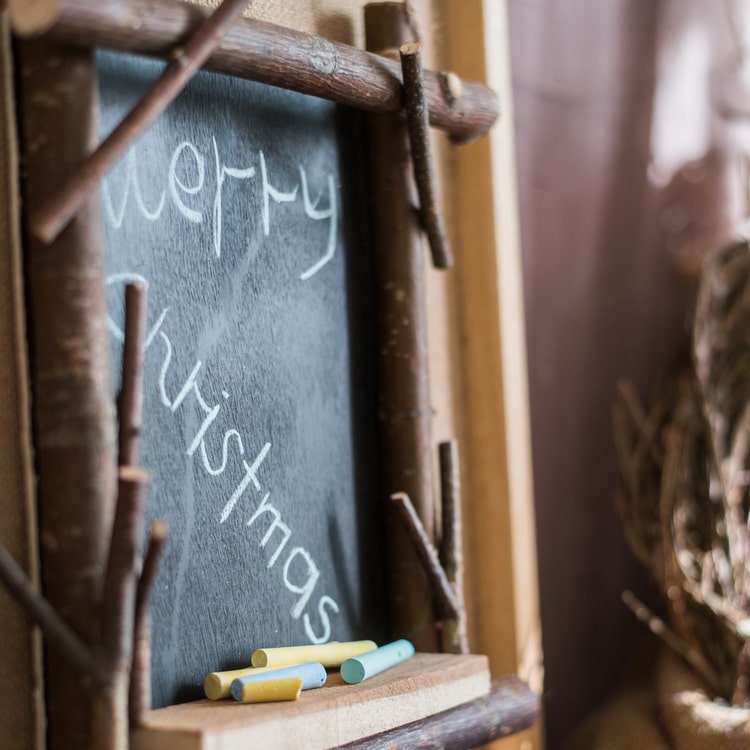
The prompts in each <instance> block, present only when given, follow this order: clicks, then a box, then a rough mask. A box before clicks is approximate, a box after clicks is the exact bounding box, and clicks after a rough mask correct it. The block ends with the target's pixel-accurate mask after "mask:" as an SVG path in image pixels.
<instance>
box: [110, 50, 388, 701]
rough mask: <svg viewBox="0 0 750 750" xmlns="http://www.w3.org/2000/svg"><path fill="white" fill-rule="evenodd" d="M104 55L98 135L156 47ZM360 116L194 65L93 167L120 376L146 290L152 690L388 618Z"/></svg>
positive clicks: (187, 693) (189, 683) (194, 687)
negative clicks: (162, 541)
mask: <svg viewBox="0 0 750 750" xmlns="http://www.w3.org/2000/svg"><path fill="white" fill-rule="evenodd" d="M98 69H99V75H100V113H101V115H100V116H101V133H102V135H105V134H106V133H108V132H109V131H110V130H111V129H112V128H113V127H114V125H115V124H116V123H117V122H118V121H119V119H121V118H122V117H123V115H124V114H125V113H126V112H127V111H128V109H129V108H130V107H131V106H132V105H133V104H134V103H135V101H137V99H138V98H139V96H141V95H142V94H143V93H144V91H145V89H146V88H147V86H148V84H149V83H150V82H151V81H152V80H153V79H154V78H155V77H156V76H157V75H158V73H159V71H160V70H161V65H160V64H159V63H156V62H152V61H146V60H142V59H137V58H131V57H129V56H123V55H115V54H112V53H100V54H99V57H98ZM359 129H360V124H359V120H358V116H357V114H356V113H353V112H349V111H342V109H341V108H338V107H336V106H335V105H333V104H331V103H328V102H325V101H322V100H318V99H314V98H311V97H304V96H301V95H298V94H293V93H290V92H286V91H281V90H278V89H273V88H270V87H266V86H262V85H258V84H252V83H249V82H246V81H241V80H238V79H232V78H229V77H223V76H219V75H213V74H209V73H200V74H199V75H198V76H197V77H196V78H195V79H194V81H193V82H192V83H191V84H190V85H189V86H188V88H187V89H186V91H185V92H184V93H183V94H182V95H181V96H180V97H179V98H178V100H177V101H176V102H175V103H174V104H173V105H172V106H171V107H170V108H169V110H168V111H167V113H166V114H165V115H163V116H162V117H161V118H160V120H159V121H158V122H157V123H156V125H154V126H153V127H152V128H151V129H150V130H149V131H148V133H147V134H146V135H145V136H144V137H142V138H141V139H140V140H139V141H137V142H136V143H135V145H134V146H133V147H132V148H131V150H130V151H129V153H128V154H127V155H126V157H124V158H123V159H122V160H121V162H120V163H119V164H118V165H117V166H116V168H115V169H114V170H113V171H112V172H111V173H110V174H109V175H108V177H107V178H106V179H105V180H104V182H103V184H102V191H101V196H102V212H103V224H104V227H105V243H106V259H107V273H108V278H107V285H108V290H107V291H108V305H109V311H110V320H109V326H110V330H111V333H112V342H113V354H114V361H115V372H118V370H119V362H120V347H121V341H122V325H123V324H122V319H123V291H124V289H123V287H124V284H125V283H126V282H127V281H129V280H137V279H140V280H144V281H145V282H146V283H147V284H148V290H149V323H148V325H149V330H148V336H147V340H146V357H145V360H146V371H145V396H144V398H145V403H144V437H143V443H142V464H143V465H144V466H145V467H146V468H148V469H150V470H151V471H152V472H153V475H154V481H153V485H152V488H151V494H150V500H149V503H150V506H149V517H150V518H157V517H158V518H163V519H165V520H166V521H167V522H168V523H169V526H170V530H171V538H170V542H169V546H168V549H167V552H166V554H165V559H164V561H163V565H162V568H161V571H160V574H159V579H158V582H157V587H156V591H155V594H154V606H153V622H154V632H153V639H154V640H153V693H154V706H155V707H160V706H164V705H168V704H171V703H175V702H180V701H183V700H189V699H193V698H198V697H201V694H202V691H201V685H202V680H203V677H204V675H205V674H206V673H207V672H210V671H213V670H217V669H231V668H236V667H240V666H246V665H248V664H249V661H250V654H251V652H252V651H253V650H254V649H255V648H258V647H261V646H266V645H270V646H276V645H290V644H302V643H310V642H323V641H326V640H329V639H332V640H349V639H358V638H374V639H376V640H377V639H382V638H383V636H384V628H385V615H386V613H385V600H384V583H383V578H382V576H381V568H382V562H383V561H382V552H381V525H380V521H379V515H380V514H379V508H378V495H377V455H376V438H375V435H376V414H375V405H376V399H375V382H374V377H375V375H374V369H375V368H374V352H373V350H372V342H373V328H374V324H373V311H372V301H371V273H370V267H369V264H370V257H369V250H368V241H367V226H366V219H365V212H366V196H365V192H364V175H363V160H362V158H361V153H360V144H361V139H360V138H359ZM115 388H119V384H115Z"/></svg>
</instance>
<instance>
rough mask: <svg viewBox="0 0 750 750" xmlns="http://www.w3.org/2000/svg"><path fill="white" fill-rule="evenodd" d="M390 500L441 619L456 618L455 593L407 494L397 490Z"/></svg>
mask: <svg viewBox="0 0 750 750" xmlns="http://www.w3.org/2000/svg"><path fill="white" fill-rule="evenodd" d="M391 500H392V502H393V504H394V506H395V507H396V509H397V510H398V512H399V515H400V516H401V520H402V521H403V522H404V525H405V526H406V530H407V531H408V532H409V536H410V537H411V540H412V543H413V544H414V548H415V549H416V552H417V555H419V559H420V561H421V563H422V565H423V567H424V571H425V573H427V578H428V579H429V581H430V584H431V585H432V591H433V593H434V594H435V598H436V599H437V601H438V603H439V605H440V609H441V613H442V617H443V619H453V620H456V619H458V617H459V607H458V602H457V601H456V595H455V593H454V591H453V588H452V587H451V585H450V583H448V579H447V577H446V575H445V571H444V570H443V568H442V566H441V565H440V561H439V560H438V555H437V552H436V551H435V547H434V546H433V545H432V542H431V541H430V540H429V538H428V537H427V533H426V532H425V530H424V526H422V522H421V521H420V520H419V516H417V512H416V511H415V510H414V506H413V505H412V503H411V500H410V499H409V496H408V495H406V494H405V493H403V492H397V493H395V494H393V495H391Z"/></svg>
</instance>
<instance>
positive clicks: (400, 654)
mask: <svg viewBox="0 0 750 750" xmlns="http://www.w3.org/2000/svg"><path fill="white" fill-rule="evenodd" d="M411 656H414V646H413V645H412V644H411V642H410V641H407V640H405V639H403V638H402V639H401V640H399V641H393V643H388V644H386V645H385V646H381V647H380V648H379V649H377V650H376V651H370V652H369V653H367V654H362V655H361V656H356V657H354V658H351V659H347V660H346V661H345V662H344V663H343V664H342V665H341V678H342V679H343V680H344V682H348V683H349V684H350V685H355V684H356V683H358V682H362V680H366V679H367V678H368V677H372V676H374V675H376V674H380V672H382V671H383V670H385V669H388V668H389V667H393V666H395V665H396V664H400V663H401V662H402V661H406V660H407V659H408V658H409V657H411Z"/></svg>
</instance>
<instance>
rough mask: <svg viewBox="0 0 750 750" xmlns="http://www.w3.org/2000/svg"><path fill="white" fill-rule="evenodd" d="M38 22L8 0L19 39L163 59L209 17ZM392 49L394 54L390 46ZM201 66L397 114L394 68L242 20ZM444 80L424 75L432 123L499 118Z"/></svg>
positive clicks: (144, 10) (70, 3) (92, 7)
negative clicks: (41, 36)
mask: <svg viewBox="0 0 750 750" xmlns="http://www.w3.org/2000/svg"><path fill="white" fill-rule="evenodd" d="M40 5H41V6H44V8H45V9H46V10H45V12H44V13H42V14H41V16H40V17H42V18H43V19H45V20H44V21H43V22H42V23H41V24H39V23H38V24H36V25H30V23H29V22H30V20H32V19H31V18H30V16H29V15H28V14H27V7H26V3H25V2H24V0H13V2H12V3H11V18H12V19H13V22H14V28H15V29H16V31H17V32H18V33H20V34H26V35H34V34H38V33H40V32H41V31H43V30H44V31H46V32H47V33H49V35H50V36H52V37H54V38H56V39H59V40H63V41H65V42H68V43H73V44H80V45H86V46H88V45H91V44H96V45H97V46H100V47H105V48H108V49H115V50H120V51H129V52H136V53H143V54H150V55H157V56H161V57H167V56H168V55H169V54H170V52H171V50H172V49H173V48H174V47H175V46H177V45H179V44H182V43H184V42H185V40H186V39H187V38H189V36H190V34H191V32H192V31H194V30H195V29H196V28H197V27H198V26H199V25H200V24H201V23H202V22H203V21H205V17H206V14H207V13H208V12H209V11H208V10H207V9H206V8H200V7H196V6H193V5H190V4H187V3H181V2H175V1H174V0H106V1H102V2H97V3H91V2H87V1H86V0H54V2H53V1H52V0H48V2H44V1H43V2H42V3H40ZM396 49H398V48H396ZM206 67H207V68H208V69H209V70H215V71H218V72H221V73H228V74H230V75H235V76H239V77H241V78H250V79H252V80H256V81H261V82H263V83H269V84H272V85H274V86H279V87H281V88H288V89H292V90H293V91H299V92H301V93H304V94H313V95H315V96H320V97H323V98H325V99H331V100H332V101H335V102H338V103H340V104H347V105H349V106H352V107H357V108H360V109H364V110H367V111H375V112H390V113H395V112H399V111H400V110H401V106H402V103H401V80H402V79H401V70H400V66H399V64H398V62H395V61H392V60H388V59H384V58H382V57H378V56H375V55H371V54H367V53H366V52H363V51H362V50H357V49H355V48H354V47H349V46H347V45H344V44H338V43H335V42H330V41H328V40H327V39H323V38H322V37H317V36H313V35H311V34H305V33H301V32H297V31H294V30H293V29H287V28H284V27H281V26H276V25H274V24H269V23H264V22H261V21H253V20H250V19H242V20H241V21H240V22H239V23H238V24H237V26H236V27H235V28H234V29H233V30H232V31H231V32H230V33H229V34H228V35H227V37H226V38H225V40H224V42H223V43H222V44H221V45H220V46H219V48H218V49H217V51H216V53H215V54H214V55H212V56H211V57H210V58H209V60H208V62H207V64H206ZM443 80H444V76H441V75H440V74H439V73H437V72H434V71H432V72H428V73H426V74H425V94H426V98H427V101H428V104H429V111H430V122H431V123H432V124H433V125H434V126H435V127H438V128H442V129H444V130H446V131H447V132H449V133H450V134H451V135H452V136H454V137H455V138H456V139H459V140H468V139H471V138H475V137H477V136H479V135H482V134H483V133H485V132H486V131H487V129H488V128H490V127H491V125H492V123H493V122H494V121H495V119H496V118H497V116H498V113H499V102H498V100H497V97H496V96H495V94H494V93H493V92H492V91H490V90H489V89H488V88H487V87H486V86H483V85H481V84H479V85H478V84H475V83H472V82H470V81H464V82H462V86H461V96H460V97H459V98H457V99H456V98H454V97H452V96H450V95H446V89H445V86H444V85H443V86H441V81H443Z"/></svg>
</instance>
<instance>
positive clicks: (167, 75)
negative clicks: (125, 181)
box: [29, 0, 248, 243]
mask: <svg viewBox="0 0 750 750" xmlns="http://www.w3.org/2000/svg"><path fill="white" fill-rule="evenodd" d="M247 2H248V0H224V2H223V3H222V4H221V5H220V6H219V8H218V9H217V10H216V11H215V12H214V13H213V14H212V15H211V16H210V17H209V18H208V19H207V20H206V21H205V22H204V23H203V24H201V26H200V27H199V28H198V29H197V30H196V31H195V33H194V34H193V36H191V38H190V40H189V41H188V42H187V44H186V45H185V47H184V49H179V50H178V51H177V53H176V54H173V55H171V57H170V61H169V64H168V65H167V67H166V69H165V70H164V72H163V73H162V74H161V75H160V76H159V77H158V78H157V80H156V81H155V82H154V84H153V85H152V86H151V88H150V89H149V90H148V92H146V94H145V96H144V97H143V98H142V99H141V100H140V101H139V102H138V104H136V105H135V107H133V109H132V110H131V111H130V112H129V113H128V114H127V115H126V116H125V118H124V119H123V120H122V122H120V123H119V124H118V125H117V127H116V128H115V129H114V130H113V131H112V132H111V133H110V134H109V135H108V136H107V137H106V138H105V139H104V141H102V143H101V144H100V145H99V146H98V147H97V149H96V151H94V153H93V154H91V156H89V158H88V159H86V161H85V162H84V163H83V164H81V166H80V167H79V168H78V169H77V170H76V172H75V173H74V174H73V176H72V177H71V178H70V180H68V181H67V182H65V183H63V184H62V185H60V186H59V188H58V189H57V191H55V192H54V193H53V194H52V195H51V196H50V197H49V198H48V199H47V200H46V201H45V202H44V203H43V204H42V205H41V206H39V208H38V209H37V210H36V211H34V212H33V213H32V215H31V219H30V221H29V226H30V228H31V232H32V233H33V234H34V236H35V237H37V238H38V239H40V240H41V241H42V242H46V243H50V242H52V241H53V240H54V239H55V237H57V235H58V234H59V233H60V232H61V231H62V229H64V228H65V226H66V225H67V224H68V222H69V221H70V220H71V218H73V216H74V215H75V214H76V213H77V211H78V209H79V208H80V207H81V204H82V203H83V201H84V200H85V198H86V196H87V195H88V194H89V193H90V192H91V191H92V190H93V189H94V188H95V187H96V186H97V185H98V184H99V180H101V178H102V177H104V175H105V174H106V173H107V172H108V171H109V170H110V169H111V168H112V166H114V163H115V162H116V161H117V159H119V158H120V156H122V154H123V153H124V152H125V150H126V149H127V147H128V146H129V145H130V144H131V143H132V142H133V141H134V140H135V139H136V138H137V137H138V136H139V135H141V133H143V132H144V130H146V128H148V127H149V125H151V124H152V123H153V122H154V120H156V118H157V117H159V115H160V114H161V113H162V112H164V110H165V109H166V108H167V107H168V106H169V105H170V104H171V102H172V101H173V100H174V99H175V97H176V96H177V95H178V94H179V93H180V92H181V91H182V89H183V88H184V87H185V85H186V84H187V83H188V81H189V80H190V79H191V78H192V77H193V76H194V75H195V74H196V73H197V72H198V70H199V69H200V68H201V66H202V65H203V63H204V62H205V61H206V59H207V58H208V57H209V55H210V54H211V53H212V52H213V50H214V49H215V48H216V45H217V44H219V42H220V41H221V39H222V38H223V37H224V36H225V35H226V34H227V32H228V31H229V30H230V28H231V27H232V25H233V24H234V23H235V22H236V21H237V19H238V18H239V16H240V14H241V13H242V11H243V10H244V9H245V7H246V6H247ZM134 33H137V32H134Z"/></svg>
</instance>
